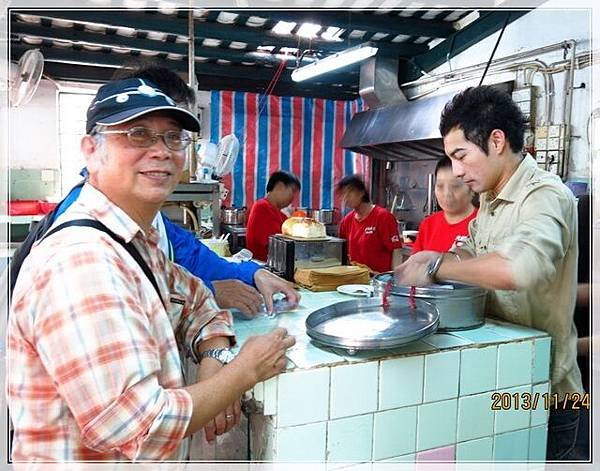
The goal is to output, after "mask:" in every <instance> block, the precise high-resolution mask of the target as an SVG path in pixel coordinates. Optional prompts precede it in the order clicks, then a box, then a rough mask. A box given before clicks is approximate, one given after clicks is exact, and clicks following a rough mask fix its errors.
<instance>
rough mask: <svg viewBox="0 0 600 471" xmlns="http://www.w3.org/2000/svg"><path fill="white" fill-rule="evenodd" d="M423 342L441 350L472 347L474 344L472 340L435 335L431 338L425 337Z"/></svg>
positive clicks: (447, 335)
mask: <svg viewBox="0 0 600 471" xmlns="http://www.w3.org/2000/svg"><path fill="white" fill-rule="evenodd" d="M423 342H425V343H428V344H430V345H433V346H434V347H436V348H439V349H445V348H455V347H464V346H465V345H471V343H472V342H471V341H470V340H467V339H464V338H462V337H457V336H456V335H452V334H433V335H430V336H429V337H425V338H424V339H423Z"/></svg>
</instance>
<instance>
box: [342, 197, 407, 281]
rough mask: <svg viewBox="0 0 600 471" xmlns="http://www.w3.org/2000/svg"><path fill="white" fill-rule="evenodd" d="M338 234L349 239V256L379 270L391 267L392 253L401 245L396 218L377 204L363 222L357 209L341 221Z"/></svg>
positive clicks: (382, 270)
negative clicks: (359, 218) (357, 213)
mask: <svg viewBox="0 0 600 471" xmlns="http://www.w3.org/2000/svg"><path fill="white" fill-rule="evenodd" d="M339 236H340V237H342V238H344V239H347V240H348V257H350V260H351V261H353V262H358V263H362V264H364V265H367V266H368V267H369V268H370V269H371V270H373V271H377V272H384V271H390V270H391V269H392V252H393V251H394V249H399V248H401V247H402V241H401V240H400V235H399V234H398V223H397V222H396V218H395V217H394V216H393V214H392V213H390V212H389V211H388V210H387V209H385V208H382V207H380V206H377V205H375V206H374V207H373V209H372V210H371V212H370V213H369V214H368V215H367V217H366V218H364V219H363V220H362V221H359V220H358V219H356V212H355V211H352V212H351V213H350V214H348V215H346V217H345V218H344V219H342V222H341V223H340V230H339Z"/></svg>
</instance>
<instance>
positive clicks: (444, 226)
mask: <svg viewBox="0 0 600 471" xmlns="http://www.w3.org/2000/svg"><path fill="white" fill-rule="evenodd" d="M477 211H478V209H477V208H475V209H474V210H473V212H472V213H471V214H469V215H468V216H467V217H466V218H464V219H463V220H462V221H459V222H457V223H456V224H450V223H448V221H446V217H445V216H444V211H438V212H437V213H433V214H432V215H431V216H427V217H426V218H425V219H423V221H422V222H421V225H420V226H419V234H417V240H415V244H414V245H413V249H412V253H417V252H420V251H421V250H435V251H436V252H447V251H448V250H450V247H452V244H453V243H454V240H455V239H456V237H457V236H467V235H469V222H471V221H472V220H473V219H475V216H477Z"/></svg>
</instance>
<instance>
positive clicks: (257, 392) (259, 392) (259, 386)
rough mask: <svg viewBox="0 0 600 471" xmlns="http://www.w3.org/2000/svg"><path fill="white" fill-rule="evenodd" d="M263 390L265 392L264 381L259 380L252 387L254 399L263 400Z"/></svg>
mask: <svg viewBox="0 0 600 471" xmlns="http://www.w3.org/2000/svg"><path fill="white" fill-rule="evenodd" d="M264 392H265V383H264V381H261V382H260V383H256V384H255V385H254V388H253V389H252V395H253V396H254V400H255V401H256V402H263V400H264V397H265V396H264Z"/></svg>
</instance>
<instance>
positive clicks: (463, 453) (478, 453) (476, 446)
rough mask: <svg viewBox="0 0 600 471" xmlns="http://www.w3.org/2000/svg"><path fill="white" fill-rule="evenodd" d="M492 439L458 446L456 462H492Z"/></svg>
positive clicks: (463, 443) (486, 438)
mask: <svg viewBox="0 0 600 471" xmlns="http://www.w3.org/2000/svg"><path fill="white" fill-rule="evenodd" d="M493 443H494V441H493V439H492V437H485V438H480V439H478V440H471V441H468V442H462V443H457V444H456V461H492V446H493Z"/></svg>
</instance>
